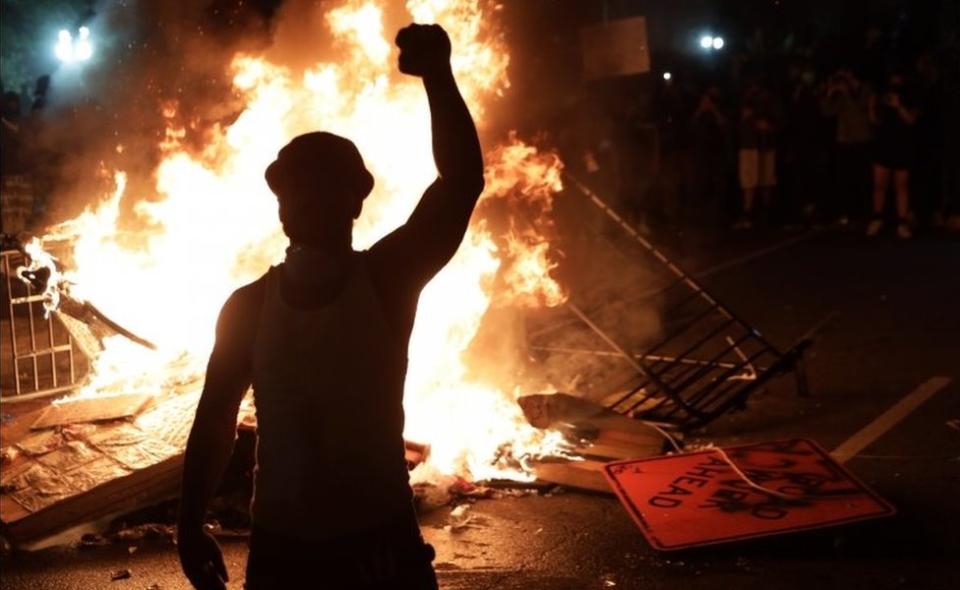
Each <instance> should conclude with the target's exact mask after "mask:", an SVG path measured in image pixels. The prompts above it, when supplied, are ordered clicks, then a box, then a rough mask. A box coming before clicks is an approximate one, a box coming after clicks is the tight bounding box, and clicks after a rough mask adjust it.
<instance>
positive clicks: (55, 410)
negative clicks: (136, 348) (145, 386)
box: [31, 393, 153, 430]
mask: <svg viewBox="0 0 960 590" xmlns="http://www.w3.org/2000/svg"><path fill="white" fill-rule="evenodd" d="M152 397H153V396H151V395H148V394H143V393H131V394H123V395H112V396H110V397H91V398H82V399H76V400H68V401H65V402H60V403H56V404H51V405H50V406H49V407H48V408H47V409H46V410H44V412H43V413H42V414H40V417H39V418H37V421H36V422H34V423H33V426H31V428H33V429H34V430H39V429H42V428H50V427H52V426H63V425H66V424H77V423H79V422H100V421H104V420H113V419H116V418H127V417H130V416H135V415H136V414H138V413H139V412H140V410H142V409H143V408H144V406H146V405H147V403H149V401H150V399H151V398H152Z"/></svg>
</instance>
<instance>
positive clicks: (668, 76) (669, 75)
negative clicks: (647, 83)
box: [663, 72, 673, 82]
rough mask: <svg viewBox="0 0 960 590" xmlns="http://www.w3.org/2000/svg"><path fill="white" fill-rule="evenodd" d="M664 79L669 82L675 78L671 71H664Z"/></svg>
mask: <svg viewBox="0 0 960 590" xmlns="http://www.w3.org/2000/svg"><path fill="white" fill-rule="evenodd" d="M663 79H664V80H666V81H667V82H669V81H670V80H672V79H673V74H671V73H670V72H664V73H663Z"/></svg>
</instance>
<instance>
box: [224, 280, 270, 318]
mask: <svg viewBox="0 0 960 590" xmlns="http://www.w3.org/2000/svg"><path fill="white" fill-rule="evenodd" d="M268 274H269V273H267V274H264V275H263V276H262V277H260V278H259V279H257V280H255V281H253V282H252V283H248V284H246V285H244V286H242V287H240V288H239V289H237V290H236V291H234V292H233V293H231V294H230V297H228V298H227V301H226V303H224V304H223V310H222V311H221V312H220V324H221V328H226V327H227V326H224V324H225V323H226V324H234V323H238V322H239V323H241V324H250V323H252V322H250V319H251V318H256V317H259V316H260V308H261V307H262V306H263V298H264V295H265V294H266V287H267V276H268Z"/></svg>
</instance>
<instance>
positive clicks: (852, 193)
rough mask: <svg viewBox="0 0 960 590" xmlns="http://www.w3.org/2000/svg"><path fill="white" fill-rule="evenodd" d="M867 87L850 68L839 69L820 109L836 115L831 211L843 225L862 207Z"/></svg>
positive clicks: (866, 176) (869, 134) (868, 133)
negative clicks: (833, 185) (833, 191)
mask: <svg viewBox="0 0 960 590" xmlns="http://www.w3.org/2000/svg"><path fill="white" fill-rule="evenodd" d="M870 98H871V93H870V89H869V88H868V87H867V85H866V84H864V82H863V81H862V80H861V79H860V78H859V77H858V76H857V75H856V74H854V73H853V72H852V71H851V70H848V69H840V70H837V72H836V73H834V74H833V75H832V76H831V77H830V79H829V80H828V81H827V87H826V96H825V97H824V101H823V110H824V112H825V113H827V114H828V115H832V116H834V117H836V133H835V135H834V149H835V159H834V162H835V171H834V178H835V188H836V191H835V193H834V194H835V198H834V202H833V203H832V206H831V207H829V212H830V214H831V215H836V220H837V221H838V222H839V223H840V224H841V225H845V224H846V222H847V221H848V220H849V219H850V217H856V215H857V213H860V212H862V211H863V209H862V207H863V205H864V203H865V202H866V195H867V192H868V188H867V187H868V186H869V182H870V140H871V139H873V129H872V126H871V124H870Z"/></svg>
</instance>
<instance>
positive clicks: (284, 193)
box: [265, 131, 373, 247]
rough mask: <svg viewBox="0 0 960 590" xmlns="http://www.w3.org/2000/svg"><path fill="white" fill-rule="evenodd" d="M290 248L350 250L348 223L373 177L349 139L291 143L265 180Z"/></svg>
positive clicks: (317, 135) (320, 135)
mask: <svg viewBox="0 0 960 590" xmlns="http://www.w3.org/2000/svg"><path fill="white" fill-rule="evenodd" d="M265 177H266V179H267V184H268V185H269V186H270V190H272V191H273V193H274V194H275V195H277V200H278V201H279V203H280V222H281V223H282V224H283V231H284V233H285V234H287V237H289V238H290V241H291V242H293V243H298V244H303V245H307V246H321V247H337V246H340V245H344V244H346V245H349V243H350V232H351V229H352V227H353V221H354V220H355V219H356V218H357V217H359V216H360V210H361V209H362V206H363V199H365V198H366V197H367V195H369V194H370V191H371V190H373V176H371V175H370V172H369V171H367V168H366V166H364V164H363V158H362V157H361V156H360V152H359V151H357V146H355V145H354V144H353V142H352V141H350V140H349V139H345V138H343V137H340V136H338V135H334V134H332V133H326V132H320V131H318V132H314V133H306V134H304V135H300V136H298V137H295V138H294V139H293V140H292V141H291V142H290V143H288V144H287V145H286V146H284V147H283V149H281V150H280V153H279V154H277V159H276V160H275V161H274V162H273V163H272V164H270V165H269V166H268V167H267V171H266V174H265Z"/></svg>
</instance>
